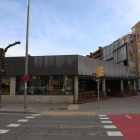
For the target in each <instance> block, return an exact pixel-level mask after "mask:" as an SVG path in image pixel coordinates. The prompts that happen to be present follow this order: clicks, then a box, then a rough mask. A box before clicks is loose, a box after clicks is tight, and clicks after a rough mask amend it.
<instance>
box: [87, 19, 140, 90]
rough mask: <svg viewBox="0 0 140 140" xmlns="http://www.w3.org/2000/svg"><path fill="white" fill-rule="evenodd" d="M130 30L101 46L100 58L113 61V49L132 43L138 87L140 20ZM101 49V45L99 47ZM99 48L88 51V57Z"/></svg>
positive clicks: (139, 74) (139, 76)
mask: <svg viewBox="0 0 140 140" xmlns="http://www.w3.org/2000/svg"><path fill="white" fill-rule="evenodd" d="M131 30H132V31H131V32H130V33H127V34H125V35H124V36H122V37H121V38H119V39H118V40H116V41H114V42H113V43H111V44H110V45H107V46H105V47H102V49H103V51H102V52H103V53H101V54H102V56H100V58H102V59H103V60H105V61H109V62H113V60H114V58H113V57H114V56H113V51H115V50H116V49H118V48H119V47H121V46H122V45H124V44H125V43H129V44H130V45H132V46H133V47H134V48H135V50H134V51H135V54H136V65H137V66H136V68H137V76H138V78H139V80H138V83H139V84H138V83H137V84H138V85H139V87H140V21H139V22H138V23H137V24H136V25H135V26H133V27H132V28H131ZM100 50H101V47H100ZM98 51H99V50H97V51H95V52H93V53H90V55H89V56H88V57H90V56H91V55H93V54H96V53H97V52H98ZM94 59H96V57H94ZM113 63H114V62H113ZM119 64H121V65H128V63H126V61H125V62H120V63H119ZM131 64H132V63H131Z"/></svg>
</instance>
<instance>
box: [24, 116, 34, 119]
mask: <svg viewBox="0 0 140 140" xmlns="http://www.w3.org/2000/svg"><path fill="white" fill-rule="evenodd" d="M25 118H27V119H33V118H35V117H32V116H28V117H25Z"/></svg>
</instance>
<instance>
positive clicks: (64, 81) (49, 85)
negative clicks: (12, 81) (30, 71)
mask: <svg viewBox="0 0 140 140" xmlns="http://www.w3.org/2000/svg"><path fill="white" fill-rule="evenodd" d="M23 94H24V80H23V76H20V77H16V95H23ZM27 94H28V95H72V94H73V77H72V76H31V77H30V81H29V82H28V83H27Z"/></svg>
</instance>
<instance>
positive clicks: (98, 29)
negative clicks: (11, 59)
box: [0, 0, 140, 56]
mask: <svg viewBox="0 0 140 140" xmlns="http://www.w3.org/2000/svg"><path fill="white" fill-rule="evenodd" d="M27 7H28V0H0V48H5V47H6V46H8V45H9V44H12V43H14V42H15V41H21V44H20V45H16V46H13V47H12V48H10V49H9V50H8V51H7V53H6V56H25V47H26V27H27ZM138 21H140V0H31V2H30V29H29V54H31V55H32V56H42V55H71V54H79V55H83V56H86V55H88V54H90V52H94V51H96V50H97V49H98V47H99V46H102V47H104V46H106V45H109V44H111V43H112V42H113V41H115V40H117V39H118V38H120V37H121V36H123V35H124V34H125V33H127V32H130V31H131V27H133V26H134V25H135V24H136V23H137V22H138Z"/></svg>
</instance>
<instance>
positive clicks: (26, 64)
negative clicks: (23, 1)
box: [24, 0, 30, 109]
mask: <svg viewBox="0 0 140 140" xmlns="http://www.w3.org/2000/svg"><path fill="white" fill-rule="evenodd" d="M29 19H30V0H28V11H27V32H26V52H25V55H26V57H25V74H28V39H29ZM26 98H27V82H25V90H24V109H27V101H26Z"/></svg>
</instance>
